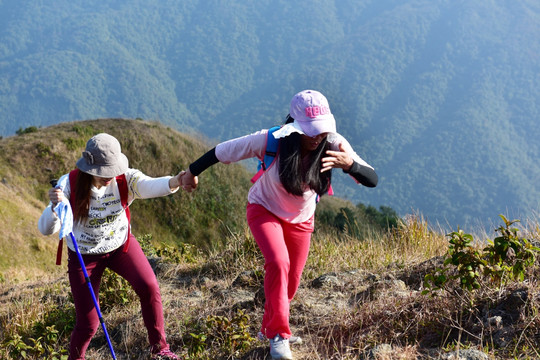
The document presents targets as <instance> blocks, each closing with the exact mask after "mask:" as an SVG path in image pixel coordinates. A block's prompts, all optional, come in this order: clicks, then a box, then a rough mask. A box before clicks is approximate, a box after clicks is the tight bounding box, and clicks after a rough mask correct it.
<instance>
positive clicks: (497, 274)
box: [423, 215, 540, 294]
mask: <svg viewBox="0 0 540 360" xmlns="http://www.w3.org/2000/svg"><path fill="white" fill-rule="evenodd" d="M500 217H501V219H502V220H503V222H504V225H501V226H500V227H498V228H497V229H496V232H498V233H500V236H498V237H496V238H495V239H494V240H493V241H491V240H488V244H489V245H488V246H486V247H484V248H483V249H482V250H481V251H480V250H478V249H476V248H475V247H474V246H473V245H472V244H473V241H474V239H473V237H472V235H470V234H466V233H465V232H463V230H459V229H458V231H454V232H451V233H450V234H448V235H447V236H449V237H450V240H449V243H450V245H449V247H448V251H447V253H446V254H445V260H444V263H443V267H442V268H438V269H436V270H435V271H434V272H433V273H431V274H427V275H426V276H425V278H424V287H425V288H426V290H424V292H423V293H424V294H427V293H429V292H432V291H435V290H441V289H447V288H448V286H449V285H450V283H451V281H452V280H457V281H458V283H459V286H460V287H461V288H463V289H466V290H469V291H471V290H475V289H478V288H480V286H481V280H482V279H483V278H488V279H489V280H490V281H491V283H492V284H496V285H497V286H500V285H504V284H506V283H507V282H508V281H509V280H518V281H523V280H524V279H525V273H526V270H527V268H529V267H530V266H532V265H533V264H534V261H535V259H536V254H537V253H538V251H540V248H537V247H534V246H532V244H531V242H530V241H528V240H527V239H525V238H521V237H519V236H518V229H517V228H513V227H512V225H513V224H514V223H516V222H518V220H512V221H509V220H507V219H506V218H505V217H504V216H503V215H500Z"/></svg>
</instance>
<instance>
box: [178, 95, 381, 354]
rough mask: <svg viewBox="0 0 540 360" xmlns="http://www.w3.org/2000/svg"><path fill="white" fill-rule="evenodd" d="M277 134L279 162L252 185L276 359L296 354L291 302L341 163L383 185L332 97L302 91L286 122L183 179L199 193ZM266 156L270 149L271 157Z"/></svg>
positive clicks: (221, 151) (203, 162) (220, 151)
mask: <svg viewBox="0 0 540 360" xmlns="http://www.w3.org/2000/svg"><path fill="white" fill-rule="evenodd" d="M272 136H273V137H274V139H277V142H278V148H277V151H276V154H273V155H272V154H270V155H271V156H273V157H274V158H275V161H273V162H272V163H270V164H269V165H268V164H267V165H266V170H265V171H264V172H263V173H262V174H261V176H260V177H258V179H257V180H256V181H255V183H254V185H253V186H252V187H251V189H250V190H249V194H248V204H247V221H248V225H249V227H250V230H251V232H252V234H253V237H254V238H255V241H256V242H257V245H258V246H259V249H260V250H261V252H262V254H263V256H264V259H265V264H264V269H265V277H264V292H265V299H266V301H265V307H264V315H263V319H262V325H261V333H262V334H263V335H264V336H266V337H267V338H268V339H270V354H271V356H272V358H273V359H292V353H291V351H290V347H289V339H290V338H291V330H290V327H289V304H290V302H291V300H292V299H293V297H294V295H295V293H296V290H297V289H298V286H299V283H300V277H301V275H302V271H303V269H304V265H305V263H306V260H307V256H308V252H309V245H310V240H311V234H312V232H313V226H314V222H313V220H314V213H315V206H316V199H317V197H318V196H319V195H322V194H325V193H327V192H328V191H329V190H330V189H331V188H330V179H331V174H332V172H331V171H330V170H331V169H333V168H340V169H343V171H344V172H346V173H348V174H349V175H351V176H352V177H353V179H354V180H355V181H356V182H357V183H359V184H362V185H364V186H368V187H375V186H376V185H377V181H378V178H377V174H376V173H375V171H374V169H373V168H372V167H371V166H370V165H368V164H367V163H366V162H365V161H364V160H362V159H361V158H360V157H359V156H358V155H357V154H356V153H355V152H354V151H353V149H352V147H351V145H350V144H349V143H348V142H347V140H345V139H344V138H343V137H342V136H341V135H339V134H338V133H337V132H336V122H335V119H334V116H333V115H332V112H331V111H330V106H329V105H328V101H327V100H326V98H325V97H324V96H323V95H322V94H321V93H320V92H318V91H314V90H305V91H301V92H299V93H298V94H296V95H295V96H294V97H293V99H292V101H291V105H290V111H289V115H288V117H287V121H286V124H285V125H283V126H282V127H281V128H279V129H278V130H275V131H273V132H272V131H271V132H270V133H269V130H261V131H258V132H255V133H253V134H250V135H246V136H243V137H240V138H236V139H232V140H229V141H225V142H222V143H220V144H218V145H217V146H216V147H215V148H213V149H212V150H210V151H208V152H207V153H206V154H204V155H203V156H201V157H200V158H199V159H198V160H196V161H195V162H194V163H192V164H191V165H190V166H189V169H188V170H186V173H185V175H184V176H183V177H182V179H181V183H182V187H183V188H184V189H185V190H187V191H192V190H194V189H195V188H196V187H197V184H198V177H197V176H198V175H199V174H200V173H201V172H203V171H204V170H205V169H207V168H208V167H209V166H211V165H213V164H215V163H217V162H222V163H225V164H229V163H231V162H236V161H239V160H243V159H247V158H252V157H257V158H259V159H263V158H264V157H265V155H267V156H268V153H270V152H272V151H268V147H267V142H270V141H273V139H272V138H271V137H272ZM265 153H266V154H265Z"/></svg>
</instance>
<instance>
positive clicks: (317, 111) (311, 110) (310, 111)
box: [305, 105, 330, 118]
mask: <svg viewBox="0 0 540 360" xmlns="http://www.w3.org/2000/svg"><path fill="white" fill-rule="evenodd" d="M305 111H306V116H308V117H310V118H315V117H317V116H319V115H326V114H330V108H329V107H328V106H324V105H322V106H309V107H307V108H306V109H305Z"/></svg>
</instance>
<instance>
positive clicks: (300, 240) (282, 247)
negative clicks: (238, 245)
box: [247, 204, 313, 339]
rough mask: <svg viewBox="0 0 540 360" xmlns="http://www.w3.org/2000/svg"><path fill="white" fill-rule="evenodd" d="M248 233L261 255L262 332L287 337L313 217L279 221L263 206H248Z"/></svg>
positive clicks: (271, 336) (268, 335)
mask: <svg viewBox="0 0 540 360" xmlns="http://www.w3.org/2000/svg"><path fill="white" fill-rule="evenodd" d="M247 221H248V225H249V228H250V229H251V233H252V234H253V237H254V238H255V241H256V242H257V245H258V246H259V249H261V252H262V254H263V256H264V270H265V276H264V294H265V298H266V302H265V304H264V315H263V320H262V326H261V332H262V333H263V334H264V335H266V337H268V338H273V337H275V336H276V335H277V334H279V335H280V336H281V337H283V338H285V339H288V338H289V337H290V336H291V329H290V327H289V304H290V302H291V300H292V299H293V297H294V294H296V290H297V289H298V285H299V284H300V277H301V276H302V271H303V270H304V265H305V264H306V260H307V257H308V253H309V244H310V241H311V234H312V232H313V217H312V218H311V219H310V220H308V221H306V222H303V223H299V224H291V223H288V222H286V221H284V220H281V219H280V218H278V217H277V216H275V215H274V214H272V213H271V212H269V211H268V210H266V209H265V208H264V207H263V206H261V205H258V204H248V205H247Z"/></svg>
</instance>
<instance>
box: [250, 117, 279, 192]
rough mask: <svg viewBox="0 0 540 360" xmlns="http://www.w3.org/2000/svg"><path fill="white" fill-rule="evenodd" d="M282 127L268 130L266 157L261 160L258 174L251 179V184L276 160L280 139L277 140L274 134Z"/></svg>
mask: <svg viewBox="0 0 540 360" xmlns="http://www.w3.org/2000/svg"><path fill="white" fill-rule="evenodd" d="M280 128H281V126H274V127H272V128H270V129H269V130H268V133H267V134H266V150H265V152H264V157H263V158H262V159H260V161H259V166H258V167H257V170H258V171H257V173H256V174H255V175H254V176H253V178H251V182H252V183H254V182H255V181H257V180H258V179H259V178H260V177H261V176H262V174H263V173H264V172H265V171H266V169H268V168H269V167H270V165H272V163H273V162H274V161H275V160H276V157H277V156H276V155H277V153H278V149H279V139H276V138H275V137H274V136H272V134H273V133H274V132H275V131H276V130H279V129H280Z"/></svg>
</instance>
